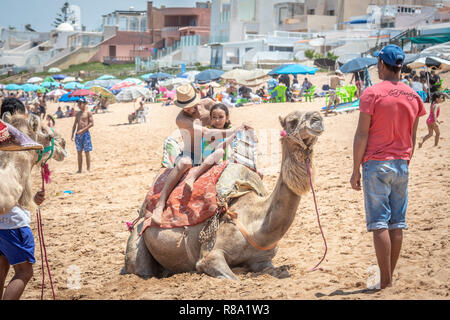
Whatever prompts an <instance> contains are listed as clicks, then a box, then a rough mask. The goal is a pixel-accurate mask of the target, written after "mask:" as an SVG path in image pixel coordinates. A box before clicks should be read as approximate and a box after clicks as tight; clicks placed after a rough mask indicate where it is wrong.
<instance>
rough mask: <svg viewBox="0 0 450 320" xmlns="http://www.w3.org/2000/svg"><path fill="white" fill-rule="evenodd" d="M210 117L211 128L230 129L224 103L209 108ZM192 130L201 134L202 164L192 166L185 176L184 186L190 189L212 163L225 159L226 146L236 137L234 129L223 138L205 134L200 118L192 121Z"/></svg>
mask: <svg viewBox="0 0 450 320" xmlns="http://www.w3.org/2000/svg"><path fill="white" fill-rule="evenodd" d="M210 119H211V126H210V127H209V128H211V129H219V130H229V129H231V122H230V112H229V110H228V108H227V107H226V106H225V105H224V104H221V103H218V104H216V105H214V106H213V107H212V108H211V110H210ZM194 130H195V131H196V132H197V134H201V135H202V164H201V165H200V166H198V167H195V168H193V169H192V170H191V171H190V172H189V174H188V176H187V177H186V187H187V188H188V189H190V190H193V188H194V182H195V181H196V180H197V179H198V178H199V177H200V176H201V175H202V174H204V173H205V172H206V171H208V170H209V169H210V168H211V167H212V166H213V165H215V164H217V163H219V162H220V161H222V160H227V158H228V156H229V152H228V151H227V148H228V146H229V145H230V144H231V143H232V142H233V140H234V139H235V137H236V131H235V132H234V133H233V134H232V135H230V136H229V137H227V138H223V136H222V135H220V137H216V135H205V134H203V130H202V126H201V123H200V120H197V121H196V122H194Z"/></svg>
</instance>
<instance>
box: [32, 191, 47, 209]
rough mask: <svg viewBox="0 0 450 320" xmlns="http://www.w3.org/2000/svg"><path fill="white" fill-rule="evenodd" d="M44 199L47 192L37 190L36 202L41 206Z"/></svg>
mask: <svg viewBox="0 0 450 320" xmlns="http://www.w3.org/2000/svg"><path fill="white" fill-rule="evenodd" d="M44 200H45V192H44V191H39V192H36V194H35V195H34V202H35V203H36V204H37V205H38V206H40V205H41V204H42V202H44Z"/></svg>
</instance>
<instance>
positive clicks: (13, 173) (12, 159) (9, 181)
mask: <svg viewBox="0 0 450 320" xmlns="http://www.w3.org/2000/svg"><path fill="white" fill-rule="evenodd" d="M3 120H4V121H5V122H7V123H10V124H12V125H13V126H14V127H16V128H17V129H18V130H20V131H22V132H23V133H25V134H27V135H28V136H29V137H30V138H31V139H33V140H34V141H37V142H39V143H40V144H42V145H43V146H44V148H45V147H47V146H50V145H51V142H52V139H54V152H53V156H52V159H55V160H56V161H63V160H64V158H65V157H66V156H67V153H66V150H65V145H66V143H65V141H64V139H63V138H62V137H61V136H60V135H59V134H58V133H56V132H51V131H50V129H49V128H48V127H47V126H46V125H45V124H43V123H41V120H40V118H39V117H37V116H35V115H31V116H27V115H24V114H14V115H12V116H11V115H10V114H9V113H7V114H5V115H4V118H3ZM47 157H48V154H46V155H44V157H43V158H42V159H41V160H40V162H39V163H36V162H37V160H38V153H37V152H36V151H34V150H28V151H0V190H1V192H0V215H2V214H6V213H8V212H9V211H10V210H11V209H12V208H13V207H14V206H15V205H19V206H21V207H23V208H33V207H34V204H33V195H32V190H31V186H32V183H31V170H32V168H33V167H34V165H40V164H41V163H42V162H43V161H45V160H46V159H47Z"/></svg>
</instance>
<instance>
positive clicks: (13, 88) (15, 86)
mask: <svg viewBox="0 0 450 320" xmlns="http://www.w3.org/2000/svg"><path fill="white" fill-rule="evenodd" d="M5 90H9V91H17V90H22V86H19V85H18V84H15V83H12V84H8V85H6V87H5Z"/></svg>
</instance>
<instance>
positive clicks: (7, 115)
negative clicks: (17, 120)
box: [2, 112, 12, 124]
mask: <svg viewBox="0 0 450 320" xmlns="http://www.w3.org/2000/svg"><path fill="white" fill-rule="evenodd" d="M11 118H12V116H11V113H9V112H5V113H4V114H3V116H2V121H4V122H6V123H9V124H10V123H11V120H12V119H11Z"/></svg>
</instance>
